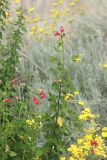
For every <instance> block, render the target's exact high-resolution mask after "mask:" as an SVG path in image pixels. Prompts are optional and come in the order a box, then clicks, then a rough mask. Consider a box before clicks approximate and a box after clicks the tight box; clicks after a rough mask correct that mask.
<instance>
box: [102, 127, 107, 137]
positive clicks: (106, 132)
mask: <svg viewBox="0 0 107 160" xmlns="http://www.w3.org/2000/svg"><path fill="white" fill-rule="evenodd" d="M102 137H104V138H106V137H107V127H104V128H102Z"/></svg>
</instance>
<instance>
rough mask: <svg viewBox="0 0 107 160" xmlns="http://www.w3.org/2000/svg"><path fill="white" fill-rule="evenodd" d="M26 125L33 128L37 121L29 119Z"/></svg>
mask: <svg viewBox="0 0 107 160" xmlns="http://www.w3.org/2000/svg"><path fill="white" fill-rule="evenodd" d="M26 123H27V124H28V125H29V126H33V125H34V124H35V120H34V119H27V120H26Z"/></svg>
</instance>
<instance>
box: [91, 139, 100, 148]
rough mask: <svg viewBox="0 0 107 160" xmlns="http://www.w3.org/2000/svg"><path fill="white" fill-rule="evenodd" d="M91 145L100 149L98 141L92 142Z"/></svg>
mask: <svg viewBox="0 0 107 160" xmlns="http://www.w3.org/2000/svg"><path fill="white" fill-rule="evenodd" d="M90 144H91V146H95V147H98V142H97V141H96V140H91V142H90Z"/></svg>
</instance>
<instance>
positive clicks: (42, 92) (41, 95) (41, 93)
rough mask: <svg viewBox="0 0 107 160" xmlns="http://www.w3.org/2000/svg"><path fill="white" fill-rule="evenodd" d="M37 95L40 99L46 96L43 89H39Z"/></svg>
mask: <svg viewBox="0 0 107 160" xmlns="http://www.w3.org/2000/svg"><path fill="white" fill-rule="evenodd" d="M39 95H40V97H41V98H42V99H44V98H47V96H46V93H45V92H44V91H43V90H40V92H39Z"/></svg>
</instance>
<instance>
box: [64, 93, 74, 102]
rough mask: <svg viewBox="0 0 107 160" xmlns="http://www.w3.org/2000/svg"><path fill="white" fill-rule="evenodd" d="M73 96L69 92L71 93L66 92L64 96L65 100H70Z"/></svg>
mask: <svg viewBox="0 0 107 160" xmlns="http://www.w3.org/2000/svg"><path fill="white" fill-rule="evenodd" d="M73 97H74V96H73V94H71V93H68V94H66V96H65V98H64V99H65V101H67V100H71V98H73Z"/></svg>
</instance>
